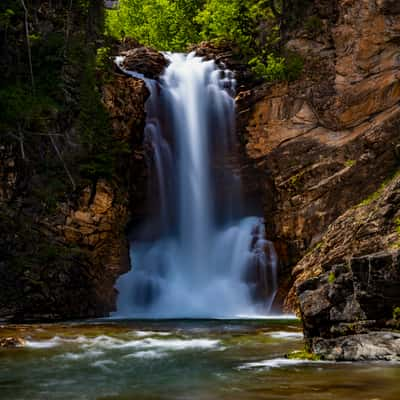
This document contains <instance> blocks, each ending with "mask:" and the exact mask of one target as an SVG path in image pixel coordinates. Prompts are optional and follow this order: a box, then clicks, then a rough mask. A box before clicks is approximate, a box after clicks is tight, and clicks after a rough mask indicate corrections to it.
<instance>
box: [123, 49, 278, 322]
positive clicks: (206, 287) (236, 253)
mask: <svg viewBox="0 0 400 400" xmlns="http://www.w3.org/2000/svg"><path fill="white" fill-rule="evenodd" d="M168 57H169V59H170V65H169V67H168V68H167V69H166V71H165V73H164V75H163V76H162V77H161V79H160V82H156V81H153V80H149V79H145V80H146V83H147V85H148V87H149V90H150V93H151V95H150V98H149V100H148V101H147V104H146V111H147V121H146V128H145V138H146V141H147V143H148V146H149V147H150V148H151V149H152V151H151V152H150V155H149V164H150V166H151V184H150V187H149V201H151V202H152V203H151V210H152V212H151V216H150V217H149V218H148V220H147V221H146V223H145V224H144V226H143V227H141V229H140V230H139V231H138V232H137V233H136V234H135V235H134V239H133V241H132V243H131V260H132V266H133V268H132V270H131V271H130V272H128V273H127V274H125V275H123V276H122V277H121V278H120V279H119V280H118V282H117V289H118V290H119V293H120V294H119V298H118V305H117V312H116V313H115V316H118V317H151V318H188V317H190V318H210V317H235V316H236V317H237V316H241V315H259V314H267V313H268V312H269V310H270V308H271V303H272V301H273V299H274V296H275V293H276V289H277V283H276V282H277V277H276V267H277V260H276V254H275V251H274V248H273V246H272V244H271V243H270V242H268V241H266V240H265V230H264V224H263V220H262V218H260V217H257V216H248V215H247V213H246V210H245V203H244V202H243V200H242V196H241V182H240V176H239V174H237V173H235V172H234V169H233V168H232V167H229V165H228V163H229V160H230V158H231V157H232V155H233V154H234V152H235V151H236V147H237V143H236V139H235V126H234V121H235V102H234V99H233V95H234V92H235V84H236V82H235V80H234V77H233V73H232V72H231V71H228V70H225V71H224V70H220V69H218V68H217V67H216V65H215V63H214V62H213V61H204V60H202V59H201V58H199V57H196V56H195V55H194V54H189V55H183V54H169V55H168ZM131 74H132V75H136V74H135V73H133V72H132V73H131Z"/></svg>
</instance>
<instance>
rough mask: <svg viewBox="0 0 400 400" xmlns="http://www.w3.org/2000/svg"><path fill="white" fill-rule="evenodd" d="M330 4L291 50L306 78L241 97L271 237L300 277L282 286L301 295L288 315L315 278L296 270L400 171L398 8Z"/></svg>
mask: <svg viewBox="0 0 400 400" xmlns="http://www.w3.org/2000/svg"><path fill="white" fill-rule="evenodd" d="M325 3H326V2H324V1H315V2H314V4H313V5H312V7H311V8H310V9H309V10H308V11H307V15H306V17H305V19H304V24H303V26H300V27H298V28H296V30H295V31H294V32H290V33H289V40H288V43H287V44H286V48H287V49H288V50H291V51H295V52H297V53H299V54H301V56H302V57H303V59H304V63H305V66H304V72H303V76H302V77H301V78H300V79H299V80H298V81H296V82H292V83H289V84H277V85H263V86H258V87H256V88H254V89H252V90H249V91H244V92H241V93H239V96H238V106H239V111H240V112H239V127H240V128H241V132H242V135H243V137H244V139H245V141H246V152H247V155H248V157H249V158H250V159H251V160H253V165H255V166H256V169H257V170H258V172H259V175H260V176H261V177H263V178H262V180H261V181H262V183H261V185H259V190H260V191H261V193H262V196H263V199H264V210H265V218H266V221H267V231H268V235H269V237H270V238H272V240H274V241H275V245H276V248H277V250H278V252H279V254H280V258H281V264H282V265H281V267H282V268H281V271H283V275H286V276H287V275H288V274H290V271H293V279H294V280H295V284H294V286H293V285H292V284H288V282H287V281H286V283H284V282H282V284H283V285H286V287H287V288H290V287H292V289H291V290H290V293H289V296H288V297H287V298H286V300H285V309H286V310H288V311H290V310H295V309H296V307H297V306H296V297H295V287H296V286H297V285H298V284H300V283H301V282H302V281H304V280H305V279H307V277H310V276H312V275H313V274H314V272H313V271H315V266H312V265H310V264H305V263H304V262H301V263H299V264H298V265H297V266H296V263H297V262H298V261H299V260H300V259H301V258H302V256H304V254H305V253H306V252H307V251H308V249H310V248H313V246H319V245H318V244H319V243H320V241H321V239H322V237H323V235H324V233H325V232H326V230H327V228H328V227H329V225H330V224H331V223H332V222H333V221H335V219H336V218H338V217H339V216H340V215H342V214H343V213H344V212H345V211H346V210H348V209H349V208H351V207H353V206H355V205H357V204H358V203H360V202H361V201H362V200H363V199H365V198H367V197H368V196H369V195H370V194H371V193H373V192H375V191H376V190H377V189H378V188H379V187H380V185H381V184H382V182H383V181H385V179H387V178H388V177H390V176H391V175H393V173H394V171H396V170H397V169H398V168H399V149H400V122H399V121H400V119H399V118H400V106H399V101H400V82H399V78H400V75H399V66H400V51H399V47H398V43H399V40H400V14H399V10H398V6H397V3H396V2H393V1H368V0H365V1H363V0H361V1H359V0H357V1H352V0H339V1H334V2H329V4H325ZM394 3H396V4H394ZM328 6H329V7H328ZM368 251H370V250H368V249H364V252H368ZM371 251H372V250H371ZM295 266H296V267H295Z"/></svg>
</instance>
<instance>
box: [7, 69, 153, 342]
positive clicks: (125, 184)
mask: <svg viewBox="0 0 400 400" xmlns="http://www.w3.org/2000/svg"><path fill="white" fill-rule="evenodd" d="M148 95H149V93H148V90H147V89H146V87H145V84H144V82H142V81H140V80H138V79H134V78H128V77H125V76H119V75H116V76H114V79H113V81H112V82H111V83H109V84H107V85H106V86H104V87H103V103H104V105H105V106H106V108H107V109H108V110H109V114H110V122H111V126H112V127H113V135H114V139H115V141H116V142H119V144H120V145H121V146H124V148H126V151H124V152H123V153H121V154H120V155H119V158H118V165H117V166H116V174H115V176H114V177H112V178H110V179H108V180H105V179H101V180H98V181H97V182H96V183H95V184H87V185H86V186H84V185H80V187H79V188H78V189H77V190H76V191H75V192H73V193H67V196H66V197H65V199H64V201H57V202H56V203H55V204H54V210H47V211H46V212H43V210H42V209H41V206H40V204H38V202H39V201H40V198H39V199H38V195H37V192H35V185H37V186H38V187H40V188H43V184H42V183H41V182H40V176H33V177H31V176H30V175H29V174H28V173H26V171H24V169H22V168H21V165H24V163H23V162H21V160H20V161H18V160H19V158H18V155H19V153H18V149H17V152H15V151H14V153H13V152H8V151H6V150H7V149H6V148H5V147H4V148H2V149H0V187H1V188H2V190H1V191H0V211H1V212H0V222H1V223H2V226H4V227H5V226H8V227H9V228H8V229H4V230H3V231H2V232H1V234H0V250H1V251H0V252H1V253H2V254H6V255H7V256H6V257H5V258H2V257H0V318H7V319H13V320H17V321H22V320H45V319H46V320H57V319H72V318H90V317H101V316H107V315H108V314H109V313H110V312H111V311H114V310H115V303H116V294H117V293H116V290H115V289H114V285H115V281H116V279H117V278H118V277H119V276H120V275H121V274H122V273H124V272H126V271H128V269H129V268H130V262H129V245H128V240H127V237H126V232H125V228H126V226H127V224H128V222H129V220H130V219H131V218H132V214H133V213H138V214H140V212H141V211H140V209H141V207H143V204H144V201H143V199H142V196H144V195H145V193H146V191H145V185H146V182H145V181H146V174H147V167H146V161H145V157H144V149H143V129H144V123H145V111H144V103H145V100H146V99H147V97H148ZM19 164H21V165H19ZM60 179H61V178H60ZM0 345H1V343H0Z"/></svg>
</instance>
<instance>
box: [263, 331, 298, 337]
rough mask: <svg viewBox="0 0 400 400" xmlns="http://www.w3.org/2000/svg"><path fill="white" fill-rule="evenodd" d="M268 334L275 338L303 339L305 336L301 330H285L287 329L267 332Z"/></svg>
mask: <svg viewBox="0 0 400 400" xmlns="http://www.w3.org/2000/svg"><path fill="white" fill-rule="evenodd" d="M267 335H269V336H271V337H273V338H274V339H303V337H304V336H303V334H302V333H301V332H285V331H278V332H273V333H267Z"/></svg>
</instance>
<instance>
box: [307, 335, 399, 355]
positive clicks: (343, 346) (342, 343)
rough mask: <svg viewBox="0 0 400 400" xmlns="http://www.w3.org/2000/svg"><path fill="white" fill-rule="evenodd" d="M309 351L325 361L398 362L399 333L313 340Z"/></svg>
mask: <svg viewBox="0 0 400 400" xmlns="http://www.w3.org/2000/svg"><path fill="white" fill-rule="evenodd" d="M311 349H312V350H313V352H315V353H317V354H318V355H320V356H321V357H322V358H323V359H325V360H335V361H380V360H384V361H399V360H400V333H396V332H390V331H384V332H370V333H366V334H359V335H351V336H343V337H339V338H336V339H324V338H315V339H313V340H312V345H311Z"/></svg>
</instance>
